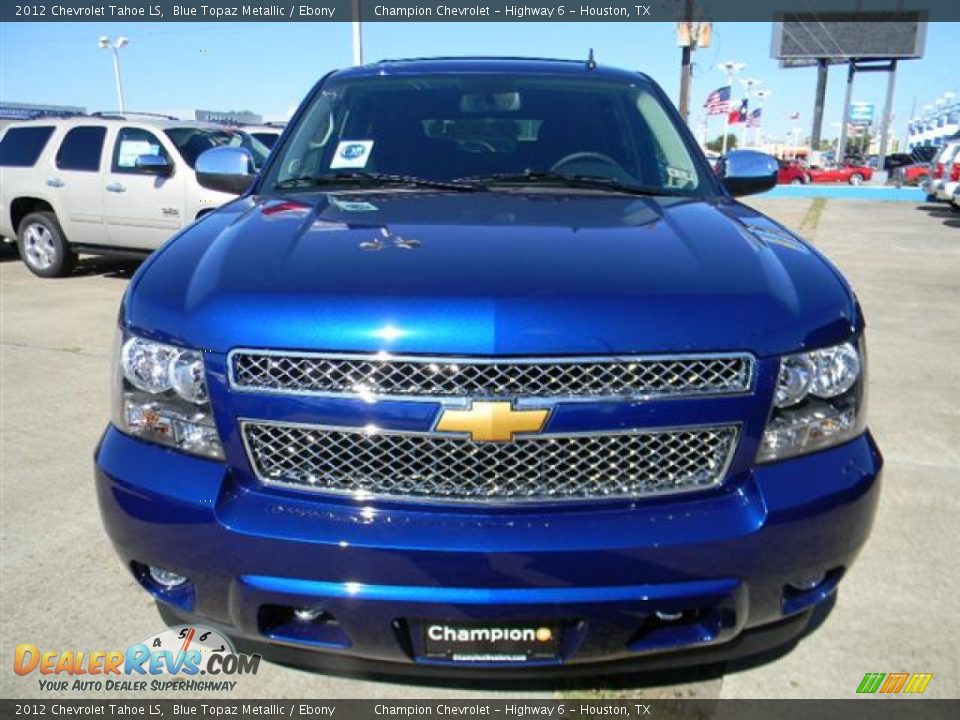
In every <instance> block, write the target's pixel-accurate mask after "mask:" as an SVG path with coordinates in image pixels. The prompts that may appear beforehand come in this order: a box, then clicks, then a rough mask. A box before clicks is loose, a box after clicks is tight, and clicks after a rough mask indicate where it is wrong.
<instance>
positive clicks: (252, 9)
mask: <svg viewBox="0 0 960 720" xmlns="http://www.w3.org/2000/svg"><path fill="white" fill-rule="evenodd" d="M355 8H359V18H358V17H355V14H356V13H355ZM847 10H849V11H850V12H858V13H862V12H864V11H866V12H877V13H882V12H883V11H893V10H899V11H903V10H918V11H921V12H923V13H924V17H925V19H927V20H929V21H957V20H960V1H958V0H693V2H688V1H687V0H627V1H626V2H610V0H446V1H445V2H443V1H440V0H360V1H359V3H357V2H355V0H273V1H271V0H56V1H52V2H51V1H48V0H36V1H35V2H30V0H22V1H21V0H2V1H0V21H2V22H65V21H66V22H117V21H136V22H262V21H274V22H291V21H292V22H351V21H353V20H357V19H359V20H362V21H363V22H412V21H413V22H657V21H660V22H676V21H678V20H693V21H697V20H712V21H739V22H767V21H776V20H777V19H778V17H779V15H780V14H781V13H797V12H801V13H811V20H812V21H813V22H815V21H816V17H815V15H816V13H817V12H833V13H836V12H838V11H840V12H843V11H847ZM688 13H689V15H688ZM861 17H862V16H861ZM876 19H877V20H879V21H883V18H882V16H881V15H877V16H876Z"/></svg>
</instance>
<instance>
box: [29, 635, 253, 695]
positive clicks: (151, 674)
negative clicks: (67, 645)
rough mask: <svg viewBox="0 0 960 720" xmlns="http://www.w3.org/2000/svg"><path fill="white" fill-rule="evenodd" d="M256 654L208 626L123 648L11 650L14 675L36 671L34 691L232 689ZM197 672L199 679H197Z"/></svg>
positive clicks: (250, 671)
mask: <svg viewBox="0 0 960 720" xmlns="http://www.w3.org/2000/svg"><path fill="white" fill-rule="evenodd" d="M259 668H260V656H259V655H245V654H243V653H238V652H236V650H234V647H233V644H232V643H231V642H230V640H229V639H228V638H226V637H224V636H223V635H221V634H220V633H218V632H217V631H216V630H211V629H210V628H205V627H197V626H191V625H183V626H179V627H174V628H168V629H166V630H164V631H162V632H160V633H158V634H156V635H153V636H151V637H149V638H147V639H146V640H144V641H143V642H140V643H136V644H134V645H130V646H129V647H128V648H127V649H126V650H92V651H83V650H63V651H60V650H48V649H41V648H39V647H37V646H36V645H34V644H32V643H21V644H19V645H17V647H16V650H15V651H14V660H13V670H14V672H15V673H16V674H17V675H21V676H33V675H37V676H39V677H37V683H38V685H39V688H40V690H43V691H50V692H63V691H108V692H109V691H113V692H129V691H134V692H139V691H147V690H150V691H170V690H174V691H177V690H180V691H208V692H209V691H232V690H233V689H234V688H236V685H237V680H235V679H233V678H236V677H238V676H241V675H256V673H257V670H259ZM201 676H202V677H201Z"/></svg>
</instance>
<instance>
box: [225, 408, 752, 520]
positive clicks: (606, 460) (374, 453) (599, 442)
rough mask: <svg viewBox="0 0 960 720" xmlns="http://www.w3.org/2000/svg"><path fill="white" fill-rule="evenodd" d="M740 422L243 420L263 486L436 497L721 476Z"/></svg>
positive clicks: (566, 496)
mask: <svg viewBox="0 0 960 720" xmlns="http://www.w3.org/2000/svg"><path fill="white" fill-rule="evenodd" d="M737 433H738V430H737V427H736V426H722V427H710V428H688V429H671V430H651V431H642V432H641V431H632V432H622V433H615V434H590V435H565V436H561V435H537V436H521V437H517V438H516V439H515V440H514V441H513V442H511V443H476V442H473V441H471V440H468V439H464V438H459V437H452V438H451V437H442V436H438V435H435V434H428V433H424V434H408V433H394V432H384V431H376V432H367V431H365V430H364V429H362V428H357V429H353V428H330V427H321V426H302V425H286V424H277V423H265V422H253V421H247V422H244V423H243V435H244V440H245V442H246V446H247V452H248V454H249V458H250V462H251V464H252V466H253V468H254V469H255V471H256V473H257V475H258V477H259V478H260V479H261V480H262V481H263V482H266V483H268V484H280V485H287V486H293V487H297V488H301V489H307V490H316V491H322V492H331V493H337V494H346V495H372V496H393V497H407V498H429V499H432V500H440V501H464V502H490V501H508V502H510V501H524V500H527V501H550V500H580V499H599V498H618V497H624V498H630V497H637V496H642V495H650V494H656V493H669V492H678V491H688V490H696V489H701V488H705V487H710V486H713V485H717V484H719V483H720V482H722V481H723V476H724V474H725V472H726V468H727V465H728V463H729V461H730V458H731V457H732V455H733V451H734V448H735V446H736V440H737Z"/></svg>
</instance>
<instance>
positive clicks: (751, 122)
mask: <svg viewBox="0 0 960 720" xmlns="http://www.w3.org/2000/svg"><path fill="white" fill-rule="evenodd" d="M762 114H763V111H762V109H761V108H757V109H756V110H754V111H753V112H752V113H750V117H748V118H747V127H751V128H758V127H760V116H761V115H762Z"/></svg>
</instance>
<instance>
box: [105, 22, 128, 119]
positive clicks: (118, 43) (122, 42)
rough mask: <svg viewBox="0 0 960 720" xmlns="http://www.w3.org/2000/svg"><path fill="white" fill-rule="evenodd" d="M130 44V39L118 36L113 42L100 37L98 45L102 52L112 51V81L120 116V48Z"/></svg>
mask: <svg viewBox="0 0 960 720" xmlns="http://www.w3.org/2000/svg"><path fill="white" fill-rule="evenodd" d="M129 44H130V39H129V38H126V37H124V36H123V35H120V36H119V37H118V38H117V39H116V40H114V41H113V42H111V41H110V38H108V37H107V36H106V35H101V36H100V41H99V45H100V48H101V49H103V50H113V79H114V81H115V82H116V84H117V102H119V103H120V114H121V115H122V114H123V112H124V106H123V85H122V84H121V83H120V48H125V47H126V46H127V45H129Z"/></svg>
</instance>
